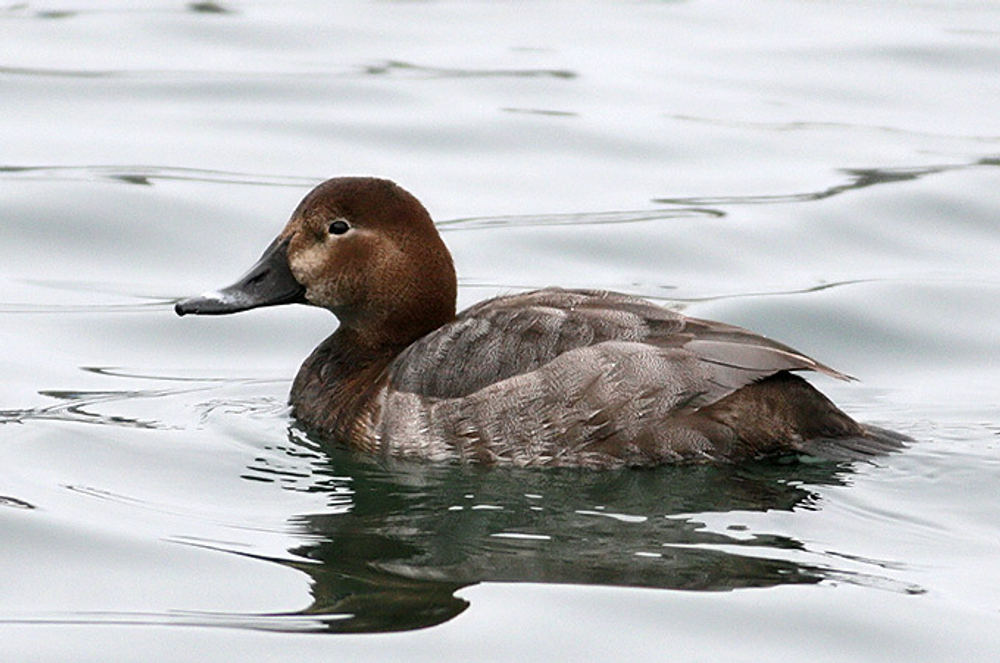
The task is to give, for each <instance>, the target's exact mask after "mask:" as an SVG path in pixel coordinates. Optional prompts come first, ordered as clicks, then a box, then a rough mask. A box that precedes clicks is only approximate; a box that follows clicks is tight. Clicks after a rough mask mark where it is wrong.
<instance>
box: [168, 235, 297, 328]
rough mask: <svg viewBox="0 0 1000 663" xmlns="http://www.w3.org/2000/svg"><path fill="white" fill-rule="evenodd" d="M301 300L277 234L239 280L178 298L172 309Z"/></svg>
mask: <svg viewBox="0 0 1000 663" xmlns="http://www.w3.org/2000/svg"><path fill="white" fill-rule="evenodd" d="M305 301H306V300H305V288H304V287H302V285H301V284H300V283H299V282H298V281H296V280H295V277H294V276H292V271H291V270H290V269H289V268H288V239H287V238H286V239H282V238H280V237H279V238H278V239H276V240H274V242H273V243H272V244H271V246H269V247H267V249H266V250H265V251H264V254H263V255H262V256H261V257H260V260H258V261H257V263H256V264H255V265H254V266H253V267H251V268H250V271H248V272H247V273H246V274H244V275H243V276H242V277H241V278H240V280H239V281H237V282H236V283H234V284H232V285H231V286H228V287H226V288H222V289H221V290H215V291H213V292H206V293H204V294H202V295H199V296H197V297H190V298H188V299H182V300H181V301H179V302H177V304H175V305H174V311H176V312H177V315H187V314H188V313H191V314H194V315H225V314H227V313H239V312H240V311H248V310H250V309H252V308H260V307H262V306H277V305H278V304H295V303H305Z"/></svg>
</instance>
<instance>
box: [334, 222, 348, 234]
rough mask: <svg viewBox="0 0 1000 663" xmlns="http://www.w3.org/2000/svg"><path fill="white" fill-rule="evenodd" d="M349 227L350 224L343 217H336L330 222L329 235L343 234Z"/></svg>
mask: <svg viewBox="0 0 1000 663" xmlns="http://www.w3.org/2000/svg"><path fill="white" fill-rule="evenodd" d="M350 229H351V224H349V223H348V222H347V221H344V220H343V219H337V220H336V221H334V222H332V223H331V224H330V234H331V235H343V234H344V233H346V232H347V231H348V230H350Z"/></svg>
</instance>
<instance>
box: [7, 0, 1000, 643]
mask: <svg viewBox="0 0 1000 663" xmlns="http://www.w3.org/2000/svg"><path fill="white" fill-rule="evenodd" d="M342 174H374V175H380V176H384V177H389V178H392V179H395V180H396V181H398V182H399V183H400V184H402V185H403V186H405V187H406V188H408V189H410V190H411V191H412V192H414V193H415V194H416V195H417V196H418V197H419V198H420V199H421V200H423V201H424V203H425V204H426V205H427V206H428V208H429V209H430V211H431V212H432V214H433V215H434V217H435V219H437V220H438V222H439V223H440V225H441V229H442V231H444V233H445V239H446V241H447V243H448V244H449V245H450V247H451V249H452V251H453V253H454V255H455V260H456V263H457V266H458V269H459V273H460V275H461V293H460V299H461V301H460V304H461V305H463V306H465V305H468V304H471V303H473V302H475V301H477V300H480V299H482V298H485V297H487V296H491V295H494V294H497V293H501V292H514V291H517V290H519V289H522V288H532V287H539V286H546V285H550V284H561V285H567V286H585V287H598V288H612V289H616V290H622V291H626V292H630V293H636V294H640V295H644V296H648V297H651V298H655V299H658V300H660V301H662V302H664V303H665V304H667V305H670V306H673V307H675V308H679V309H683V310H686V311H687V312H689V313H691V314H694V315H697V316H701V317H711V318H716V319H721V320H725V321H728V322H732V323H736V324H741V325H744V326H747V327H750V328H752V329H755V330H757V331H760V332H763V333H766V334H768V335H771V336H773V337H775V338H778V339H780V340H782V341H785V342H787V343H789V344H791V345H793V346H794V347H797V348H799V349H801V350H803V351H805V352H807V353H810V354H813V355H814V356H816V357H817V358H818V359H820V360H822V361H824V362H827V363H829V364H831V365H833V366H835V367H837V368H839V369H841V370H844V371H846V372H849V373H852V374H854V375H856V376H858V377H859V378H861V380H862V381H861V382H860V383H855V384H841V383H837V382H835V381H833V380H829V379H825V378H821V377H816V378H814V379H813V381H814V383H815V384H817V386H819V387H820V388H821V389H823V390H824V391H825V392H826V393H828V394H829V395H831V396H832V397H833V398H834V400H836V401H837V402H838V403H839V404H840V405H841V406H842V407H843V408H844V409H846V410H847V411H848V412H850V413H852V414H854V415H856V416H857V417H858V418H860V419H862V420H864V421H869V422H873V423H877V424H879V425H882V426H887V427H890V428H894V429H897V430H900V431H903V432H905V433H907V434H909V435H912V436H913V437H915V438H917V439H918V440H919V443H918V444H915V445H914V446H913V447H912V448H911V449H909V450H907V451H906V452H905V453H902V454H898V455H894V456H891V457H888V458H884V459H880V460H879V461H878V462H876V463H872V464H860V465H855V466H851V465H830V464H824V463H796V462H790V463H789V462H784V463H779V462H765V463H755V464H749V465H746V466H736V467H722V468H709V467H696V468H662V469H659V470H655V471H623V472H608V473H591V472H573V471H558V472H547V471H533V472H527V471H513V470H484V469H481V468H468V467H454V466H434V465H423V464H399V463H390V462H380V461H378V460H373V459H367V458H363V457H358V456H354V455H352V454H350V453H348V452H345V451H343V450H340V449H323V448H321V447H320V446H319V445H318V444H317V441H316V440H312V439H309V438H308V437H307V436H305V435H304V434H303V433H301V432H300V431H299V430H298V429H297V428H296V427H295V425H294V423H293V422H292V421H291V420H290V419H289V417H288V414H287V409H286V406H285V398H286V393H287V390H288V387H289V382H290V379H291V377H292V376H293V375H294V372H295V370H296V369H297V367H298V365H299V362H300V361H301V360H302V359H303V358H304V357H305V356H306V355H307V354H308V352H309V351H310V350H311V348H312V347H313V346H314V345H316V344H317V343H318V342H319V341H320V340H321V339H322V338H323V337H325V335H326V334H327V333H329V331H330V330H331V329H332V328H333V325H334V323H335V320H334V318H332V316H330V315H329V314H326V313H324V312H322V311H318V310H313V309H308V308H305V307H285V308H284V309H269V310H262V311H255V312H252V313H247V314H244V315H240V316H233V317H228V318H215V319H190V318H185V319H183V320H181V319H179V318H177V317H175V316H174V314H173V312H172V309H171V306H172V301H173V300H174V299H176V298H178V297H181V296H184V295H189V294H194V293H197V292H201V291H202V290H204V289H206V288H209V287H215V286H220V285H224V284H226V283H228V282H230V281H232V280H233V279H234V278H235V277H236V276H238V275H239V274H240V273H241V272H242V271H243V270H244V269H245V268H246V267H248V266H249V265H250V264H251V262H252V261H253V260H254V259H255V258H256V257H257V255H258V254H259V253H260V251H261V250H262V249H263V248H264V247H265V246H266V245H267V244H268V243H269V241H270V240H271V238H272V237H273V235H274V234H275V233H276V232H277V231H278V230H279V229H280V228H281V226H282V225H283V223H284V222H285V220H286V219H287V217H288V215H289V213H290V212H291V210H292V209H293V208H294V206H295V205H296V204H297V202H298V200H299V199H300V198H301V196H302V195H304V194H305V193H306V191H308V189H309V188H310V187H311V186H312V185H313V184H315V183H317V182H318V181H320V180H321V179H324V178H326V177H330V176H334V175H342ZM998 193H1000V3H997V2H953V1H943V0H942V1H940V2H930V1H928V2H901V1H898V2H897V1H890V0H877V1H876V0H871V1H870V2H848V1H845V2H820V1H816V2H806V1H787V2H782V1H767V2H753V3H735V2H564V3H558V2H531V3H520V2H518V3H515V2H510V3H500V2H497V3H492V2H440V3H438V2H399V3H396V2H306V1H297V2H237V1H235V0H232V1H229V2H225V3H224V4H222V5H213V4H210V3H202V4H197V3H196V4H192V5H185V4H183V3H180V2H169V1H167V0H156V1H149V2H134V1H131V0H129V1H126V0H121V1H119V2H78V1H76V0H52V1H51V2H14V1H13V0H11V1H10V2H6V3H4V4H3V5H2V6H0V346H2V350H0V372H2V375H3V380H2V382H0V659H2V660H4V661H31V660H66V661H116V660H121V661H130V660H142V661H179V660H212V661H225V660H275V661H283V660H289V661H306V660H350V659H353V658H370V659H373V660H400V659H401V660H434V661H440V660H470V659H472V660H480V659H495V660H504V659H514V658H521V659H537V660H546V659H550V660H571V659H572V660H580V659H584V660H599V659H621V660H668V659H676V660H691V659H701V660H762V659H770V660H774V659H778V660H782V659H783V660H792V659H795V660H842V659H854V660H864V659H867V660H880V661H886V660H898V661H913V660H991V659H995V658H996V656H997V652H998V651H1000V406H998V403H1000V379H998V378H1000V350H998V346H1000V257H998V253H1000V195H998ZM345 632H348V633H368V634H367V635H358V634H353V635H344V634H343V633H345Z"/></svg>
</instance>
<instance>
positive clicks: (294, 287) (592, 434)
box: [175, 177, 908, 468]
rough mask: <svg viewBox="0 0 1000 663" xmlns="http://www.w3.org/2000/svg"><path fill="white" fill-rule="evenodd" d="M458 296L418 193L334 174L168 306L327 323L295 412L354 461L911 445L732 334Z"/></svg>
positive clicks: (660, 459)
mask: <svg viewBox="0 0 1000 663" xmlns="http://www.w3.org/2000/svg"><path fill="white" fill-rule="evenodd" d="M456 289H457V285H456V278H455V268H454V266H453V263H452V259H451V254H450V253H449V252H448V249H447V248H446V247H445V244H444V242H443V241H442V240H441V236H440V235H439V234H438V231H437V229H436V228H435V226H434V223H433V221H432V220H431V217H430V215H429V214H428V212H427V210H426V209H424V207H423V205H421V204H420V202H419V201H418V200H417V199H416V198H415V197H414V196H412V195H411V194H410V193H408V192H407V191H405V190H403V189H402V188H401V187H399V186H398V185H396V184H394V183H393V182H390V181H388V180H384V179H375V178H367V177H342V178H336V179H331V180H328V181H326V182H324V183H323V184H320V185H319V186H317V187H316V188H315V189H313V190H312V191H311V192H310V193H309V194H308V195H307V196H306V197H305V198H304V199H303V200H302V202H301V203H300V204H299V206H298V208H296V210H295V211H294V213H293V214H292V216H291V220H290V221H289V222H288V224H287V225H286V226H285V228H284V230H282V232H281V234H279V235H278V237H277V238H276V239H275V240H274V242H273V243H272V244H271V245H270V246H269V247H268V248H267V249H266V250H265V251H264V253H263V255H262V256H261V257H260V259H259V260H258V261H257V263H256V264H255V265H254V266H253V267H251V269H250V270H249V271H248V272H247V273H246V274H245V275H244V276H243V277H242V278H241V279H240V280H239V281H237V282H236V283H234V284H233V285H231V286H229V287H227V288H223V289H221V290H218V291H214V292H209V293H206V294H203V295H201V296H198V297H192V298H189V299H185V300H182V301H179V302H177V304H176V307H175V310H176V312H177V313H178V315H185V314H189V313H192V314H199V315H219V314H226V313H236V312H238V311H245V310H248V309H253V308H258V307H262V306H274V305H277V304H292V303H301V304H309V305H312V306H319V307H321V308H325V309H328V310H329V311H332V312H333V314H334V315H336V316H337V318H338V319H339V321H340V325H339V327H338V328H337V329H336V331H334V333H333V334H332V335H331V336H330V337H329V338H327V339H326V340H325V341H323V342H322V343H321V344H320V345H319V347H317V348H316V349H315V350H314V351H313V353H312V354H311V355H310V356H309V357H308V358H307V359H306V360H305V363H304V364H303V365H302V367H301V369H300V370H299V372H298V375H297V376H296V378H295V381H294V383H293V385H292V389H291V395H290V402H291V406H292V414H293V416H294V417H295V418H297V419H298V420H299V422H301V423H302V424H304V426H305V427H306V428H307V429H309V430H311V431H313V432H315V433H317V434H318V435H320V436H321V437H323V438H325V439H332V440H336V441H340V442H344V443H346V444H348V445H350V446H351V447H353V448H355V449H359V450H363V451H366V452H372V453H379V454H389V455H395V456H405V457H412V458H421V459H429V460H464V461H475V462H481V463H488V464H510V465H521V466H533V465H543V466H579V467H592V468H608V467H620V466H650V465H658V464H663V463H681V462H710V461H723V462H725V461H729V462H733V461H741V460H747V459H752V458H758V457H762V456H766V455H775V454H812V455H817V456H821V457H827V458H834V459H854V458H859V457H865V456H869V455H873V454H879V453H883V452H887V451H890V450H893V449H897V448H899V447H900V446H902V445H903V443H904V441H905V440H906V439H908V438H906V437H905V436H903V435H900V434H898V433H894V432H892V431H887V430H884V429H881V428H876V427H874V426H868V425H863V424H859V423H858V422H856V421H854V420H853V419H852V418H851V417H849V416H848V415H846V414H845V413H844V412H842V411H841V410H840V409H838V408H837V407H836V406H835V405H834V404H833V403H832V402H830V400H828V399H827V398H826V397H825V396H824V395H822V394H821V393H820V392H819V391H817V390H816V389H815V388H813V387H812V386H811V385H810V384H809V383H808V382H806V381H805V380H803V379H802V378H801V377H799V376H797V375H793V374H792V371H816V372H819V373H823V374H825V375H829V376H832V377H834V378H839V379H843V380H847V379H850V378H849V377H848V376H846V375H844V374H843V373H840V372H839V371H836V370H834V369H832V368H830V367H828V366H826V365H824V364H821V363H819V362H817V361H815V360H813V359H811V358H809V357H807V356H806V355H804V354H802V353H800V352H798V351H796V350H793V349H792V348H790V347H788V346H787V345H783V344H781V343H778V342H776V341H772V340H770V339H768V338H765V337H764V336H761V335H758V334H755V333H753V332H751V331H747V330H745V329H741V328H739V327H734V326H731V325H727V324H723V323H720V322H712V321H709V320H700V319H697V318H690V317H687V316H684V315H681V314H679V313H676V312H674V311H670V310H668V309H665V308H663V307H661V306H658V305H655V304H653V303H651V302H649V301H646V300H644V299H641V298H638V297H633V296H630V295H625V294H620V293H616V292H605V291H597V290H564V289H560V288H545V289H542V290H535V291H533V292H525V293H522V294H515V295H507V296H502V297H496V298H494V299H489V300H486V301H483V302H480V303H479V304H476V305H474V306H472V307H471V308H469V309H467V310H465V311H463V312H462V313H459V314H457V315H456V313H455V298H456Z"/></svg>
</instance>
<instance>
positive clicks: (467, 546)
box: [250, 429, 884, 632]
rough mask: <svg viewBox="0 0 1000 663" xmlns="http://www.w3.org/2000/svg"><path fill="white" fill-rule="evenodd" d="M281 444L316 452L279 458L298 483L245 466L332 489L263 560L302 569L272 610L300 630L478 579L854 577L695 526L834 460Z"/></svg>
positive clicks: (370, 615)
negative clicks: (475, 460)
mask: <svg viewBox="0 0 1000 663" xmlns="http://www.w3.org/2000/svg"><path fill="white" fill-rule="evenodd" d="M289 438H290V441H291V443H292V445H293V447H292V448H293V449H298V450H299V451H298V452H297V454H301V453H302V452H304V451H307V452H310V453H312V454H315V456H314V459H313V461H312V462H311V467H309V468H308V469H306V470H305V471H302V470H303V468H302V461H303V459H302V457H301V455H299V457H298V458H297V459H294V460H293V461H291V462H294V463H296V466H297V471H296V472H295V473H294V474H305V475H308V477H307V478H299V479H293V478H292V477H291V476H290V473H288V472H286V471H284V469H285V468H283V469H282V470H281V471H276V470H275V469H274V468H271V467H268V466H266V465H259V466H255V467H251V468H250V472H251V474H252V476H253V478H254V479H256V480H261V479H264V480H270V481H276V482H283V483H285V484H286V485H287V486H288V487H289V488H290V489H294V490H307V491H309V492H319V491H322V492H326V493H328V494H329V496H330V504H331V510H330V512H328V513H319V514H310V515H303V516H300V517H298V518H295V519H294V520H293V522H292V526H293V529H294V530H296V531H298V532H300V533H301V534H302V535H304V536H303V538H304V539H305V540H307V541H308V543H305V544H303V545H301V546H299V547H297V548H295V549H293V550H291V551H289V552H290V554H291V557H292V559H288V558H286V559H282V560H274V561H278V562H279V563H281V564H283V565H288V566H292V567H294V568H296V569H298V570H301V571H302V572H304V573H306V574H308V575H309V576H310V578H311V581H312V589H311V591H312V595H313V599H312V605H310V606H309V607H308V608H307V609H305V610H303V611H301V612H299V613H296V614H295V615H285V616H283V617H284V618H291V617H297V618H299V619H297V620H296V621H297V622H301V621H302V620H305V624H306V626H305V628H307V629H312V630H317V631H330V632H379V631H401V630H410V629H418V628H424V627H428V626H433V625H436V624H440V623H443V622H446V621H448V620H449V619H451V618H453V617H455V616H456V615H458V614H460V613H461V612H462V611H464V610H465V609H466V608H467V607H468V606H469V603H468V601H467V600H466V599H464V598H462V597H460V596H458V595H456V592H458V591H459V590H460V589H462V588H463V587H467V586H469V585H474V584H477V583H483V582H496V583H514V582H530V583H554V584H573V585H603V586H617V587H645V588H662V589H681V590H696V591H728V590H737V589H743V588H754V587H756V588H762V587H774V586H778V585H786V584H814V583H819V582H822V581H824V580H826V579H837V580H841V581H847V582H859V583H864V582H866V579H865V578H863V577H860V576H855V577H853V578H852V574H851V573H850V572H848V571H844V570H840V569H837V568H835V567H834V566H833V565H832V562H831V563H830V564H829V565H828V564H826V563H819V564H809V563H803V562H801V561H797V558H799V559H801V557H803V556H815V554H816V553H811V552H810V551H808V550H807V549H806V547H805V546H804V545H803V543H802V542H800V541H798V540H796V539H794V538H792V537H789V536H785V535H780V534H765V533H757V532H753V531H752V527H748V526H746V525H743V524H740V523H736V524H730V525H728V526H726V528H725V529H723V530H722V531H714V530H713V529H711V528H710V527H707V526H706V523H705V522H704V520H710V521H712V522H716V521H718V520H719V519H721V520H725V521H730V522H731V521H738V520H740V518H739V516H735V515H729V516H727V514H734V513H735V512H746V513H751V514H752V513H763V512H768V511H788V512H790V511H796V510H810V509H817V508H819V502H820V498H819V495H818V493H817V492H816V491H817V490H821V489H822V487H824V486H836V485H844V484H845V483H847V482H848V481H849V477H850V475H851V472H852V469H851V465H850V464H848V463H845V462H840V463H836V462H830V461H822V462H815V461H811V462H803V461H802V460H800V459H797V458H782V459H765V460H760V461H756V462H752V463H745V464H742V465H696V466H681V467H661V468H658V469H656V470H655V471H654V470H647V471H636V470H627V469H622V470H611V471H606V472H592V471H586V470H579V469H571V468H566V469H556V470H546V471H538V470H531V469H517V468H499V469H498V468H484V467H481V466H470V465H462V464H447V465H444V464H428V463H420V462H416V461H405V460H393V459H389V458H381V459H375V458H372V457H371V456H367V455H365V454H359V453H356V452H351V451H349V450H344V449H339V450H337V449H333V450H330V449H326V448H321V447H320V446H319V445H318V444H314V443H313V442H312V441H310V439H309V438H308V436H306V435H305V434H304V433H302V432H301V431H299V430H296V429H292V430H291V432H290V436H289ZM744 551H745V552H744ZM823 554H824V556H825V557H826V559H836V558H831V557H830V556H829V555H827V554H826V553H823ZM294 558H299V559H301V561H293V560H294ZM883 584H884V583H883ZM286 623H287V622H286V621H284V620H279V622H277V623H271V624H268V625H265V626H264V627H265V628H275V627H277V628H283V626H282V624H286ZM302 627H303V625H302V624H301V623H300V624H299V627H298V629H297V630H299V629H301V628H302Z"/></svg>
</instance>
